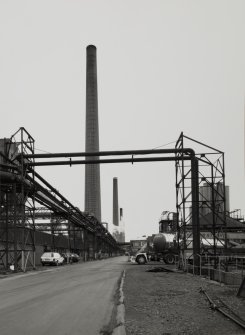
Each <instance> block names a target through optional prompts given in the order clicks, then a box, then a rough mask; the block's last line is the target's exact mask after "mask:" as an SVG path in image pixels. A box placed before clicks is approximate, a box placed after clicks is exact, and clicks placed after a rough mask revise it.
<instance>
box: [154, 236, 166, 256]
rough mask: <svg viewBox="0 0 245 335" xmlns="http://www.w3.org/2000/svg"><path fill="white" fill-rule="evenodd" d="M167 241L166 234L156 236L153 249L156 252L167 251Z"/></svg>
mask: <svg viewBox="0 0 245 335" xmlns="http://www.w3.org/2000/svg"><path fill="white" fill-rule="evenodd" d="M167 244H168V243H167V240H166V237H165V236H164V234H161V233H160V234H156V235H155V236H154V238H153V247H154V249H155V251H156V252H163V251H164V250H166V249H167V247H168V246H167Z"/></svg>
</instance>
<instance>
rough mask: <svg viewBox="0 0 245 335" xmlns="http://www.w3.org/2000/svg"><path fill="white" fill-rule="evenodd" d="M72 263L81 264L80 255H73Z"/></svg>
mask: <svg viewBox="0 0 245 335" xmlns="http://www.w3.org/2000/svg"><path fill="white" fill-rule="evenodd" d="M71 258H72V262H79V260H80V257H79V255H78V254H71Z"/></svg>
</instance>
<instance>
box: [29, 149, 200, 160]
mask: <svg viewBox="0 0 245 335" xmlns="http://www.w3.org/2000/svg"><path fill="white" fill-rule="evenodd" d="M171 153H172V154H177V153H182V154H186V155H189V156H194V155H195V152H194V150H193V149H191V148H183V149H156V150H154V149H148V150H122V151H98V152H70V153H69V152H63V153H53V154H51V153H50V154H33V155H31V154H29V155H23V157H24V158H33V159H36V158H61V157H64V158H70V157H96V156H125V155H154V154H171Z"/></svg>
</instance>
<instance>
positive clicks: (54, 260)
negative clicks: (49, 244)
mask: <svg viewBox="0 0 245 335" xmlns="http://www.w3.org/2000/svg"><path fill="white" fill-rule="evenodd" d="M41 263H42V265H43V266H44V265H57V266H58V265H62V264H63V263H64V257H62V256H61V255H60V254H59V253H58V252H45V253H44V254H43V255H42V256H41Z"/></svg>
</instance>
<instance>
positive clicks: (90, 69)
mask: <svg viewBox="0 0 245 335" xmlns="http://www.w3.org/2000/svg"><path fill="white" fill-rule="evenodd" d="M85 136H86V143H85V146H86V147H85V151H86V152H96V151H99V120H98V92H97V59H96V47H95V46H94V45H89V46H87V73H86V135H85ZM97 158H98V157H87V159H97ZM85 211H86V212H89V213H91V214H93V215H94V216H95V217H96V218H97V219H98V220H99V221H101V196H100V165H99V164H91V165H89V164H88V165H85Z"/></svg>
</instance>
